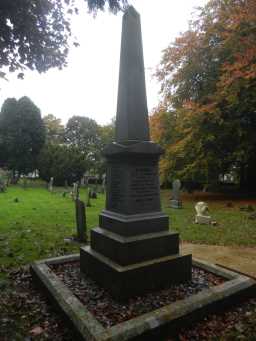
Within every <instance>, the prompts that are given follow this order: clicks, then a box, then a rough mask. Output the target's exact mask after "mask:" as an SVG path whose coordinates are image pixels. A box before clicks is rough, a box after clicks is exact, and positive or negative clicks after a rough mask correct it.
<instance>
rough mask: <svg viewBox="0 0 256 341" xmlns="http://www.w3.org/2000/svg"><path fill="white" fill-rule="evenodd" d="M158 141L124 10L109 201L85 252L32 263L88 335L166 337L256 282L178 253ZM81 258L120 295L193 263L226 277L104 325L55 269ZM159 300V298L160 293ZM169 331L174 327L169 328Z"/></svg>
mask: <svg viewBox="0 0 256 341" xmlns="http://www.w3.org/2000/svg"><path fill="white" fill-rule="evenodd" d="M162 153H163V150H162V149H161V147H160V146H159V145H157V144H155V143H153V142H151V141H150V133H149V122H148V110H147V99H146V88H145V74H144V61H143V50H142V37H141V26H140V16H139V14H138V13H137V12H136V10H135V9H134V8H133V7H128V8H127V10H126V11H125V13H124V16H123V27H122V43H121V56H120V71H119V88H118V101H117V116H116V139H115V142H114V143H112V144H110V145H108V146H106V148H105V150H104V157H105V158H106V161H107V191H106V208H105V209H104V210H103V211H102V212H101V213H100V216H99V227H95V228H93V229H92V230H91V238H90V239H91V242H90V245H86V246H82V247H81V249H80V255H70V256H62V257H57V258H51V259H46V260H41V261H38V262H35V263H34V264H32V266H31V271H32V274H33V275H34V278H35V279H36V280H37V282H39V283H40V284H41V286H43V287H44V289H46V291H47V293H48V295H49V296H50V297H51V298H52V300H53V302H54V303H55V305H57V306H58V308H60V310H61V311H62V312H63V314H64V315H65V317H67V319H68V320H69V321H70V322H71V324H72V325H73V327H74V328H75V330H77V332H78V333H79V335H80V336H81V337H82V339H84V340H95V341H96V340H97V341H103V340H105V341H106V340H109V341H111V340H112V341H113V340H116V341H117V340H132V339H134V340H135V339H136V340H142V339H143V340H150V339H152V340H161V338H160V335H162V334H164V333H166V332H168V333H169V332H170V331H171V332H174V331H175V330H178V329H179V328H181V327H182V326H185V325H187V324H189V323H194V321H196V320H198V319H200V318H203V317H204V316H205V314H208V313H209V312H212V311H214V312H215V311H217V310H218V309H220V308H223V306H227V305H228V304H233V303H234V301H236V300H237V299H238V298H241V297H243V296H245V295H249V294H251V293H252V291H254V292H255V281H253V280H252V279H250V278H248V277H246V276H243V275H239V274H237V273H236V272H233V271H229V270H225V269H223V268H221V267H220V266H216V265H212V264H208V263H206V262H201V261H198V260H193V261H192V256H191V255H181V254H180V252H179V235H178V233H176V232H172V231H170V230H169V217H168V216H167V215H166V214H165V213H164V212H163V211H162V209H161V202H160V185H159V175H158V161H159V157H160V156H161V154H162ZM66 263H69V264H75V263H79V264H80V271H81V278H82V277H83V276H85V277H89V278H90V279H93V280H94V281H95V282H96V283H98V285H100V286H102V288H104V290H106V291H108V292H109V293H110V294H111V296H112V297H113V298H114V300H116V301H121V302H122V301H125V300H128V299H129V298H130V297H134V296H136V295H143V294H144V293H146V292H152V293H154V292H156V293H157V290H160V289H162V288H165V287H168V286H169V287H170V286H171V285H174V284H175V285H179V283H184V282H189V281H190V280H191V275H192V268H193V267H194V268H199V269H202V270H203V271H205V272H210V273H211V274H214V275H216V276H221V277H222V278H223V283H221V284H219V285H215V286H212V287H210V288H209V289H204V290H202V291H200V292H198V293H196V294H193V295H191V296H189V297H186V298H184V299H182V300H177V301H175V302H172V303H171V304H168V305H165V306H162V307H161V308H158V309H156V310H152V311H150V312H148V313H146V314H143V315H140V316H137V317H134V318H131V319H130V320H126V321H124V322H122V323H119V324H116V325H114V326H112V327H110V328H105V327H104V326H103V325H102V324H101V323H100V322H99V321H98V320H97V318H96V317H95V316H94V314H93V312H91V311H90V310H88V309H87V307H86V305H83V303H82V302H81V301H80V300H79V298H78V297H77V295H76V294H75V293H73V292H72V291H71V290H70V289H69V288H68V287H67V286H66V285H65V283H64V282H63V281H62V280H61V279H60V278H59V277H58V276H57V275H56V274H55V273H54V270H53V267H54V266H55V265H56V264H61V265H63V264H66ZM156 299H157V298H156ZM168 335H169V334H168Z"/></svg>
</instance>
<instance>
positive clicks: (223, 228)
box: [0, 186, 256, 341]
mask: <svg viewBox="0 0 256 341" xmlns="http://www.w3.org/2000/svg"><path fill="white" fill-rule="evenodd" d="M63 191H64V189H63V188H58V189H55V192H54V193H50V192H48V191H47V190H46V188H43V187H42V186H41V187H29V188H27V189H24V188H22V187H21V186H12V187H9V188H8V190H7V192H6V193H0V291H1V295H0V339H1V340H4V341H5V340H6V341H9V340H26V339H28V340H32V339H33V340H34V339H37V340H61V341H62V340H74V338H73V336H72V335H71V334H70V333H71V331H70V330H69V328H68V327H66V325H65V324H64V323H63V321H62V319H61V316H59V315H58V314H55V312H54V311H52V308H51V306H50V305H47V303H46V301H45V299H44V298H43V296H41V294H40V293H39V292H38V291H35V289H33V286H31V278H30V277H29V276H30V275H29V272H28V267H21V268H20V269H19V270H16V267H18V266H20V265H25V264H28V263H30V262H32V261H33V260H36V259H40V258H46V257H51V256H57V255H62V254H68V253H71V252H78V251H79V246H78V245H74V244H70V243H66V242H65V241H64V238H66V237H70V236H72V235H75V232H76V229H75V210H74V202H73V201H72V200H71V198H70V196H69V195H66V196H65V197H63V195H62V194H63ZM169 197H170V191H162V203H163V210H164V211H165V212H166V213H167V214H168V215H170V222H171V223H170V228H171V229H172V230H176V231H179V232H180V236H181V239H182V240H186V241H191V242H194V243H208V244H222V245H240V246H255V245H256V221H255V220H254V221H253V220H250V219H248V217H249V215H250V213H246V212H243V211H240V210H239V208H240V206H242V205H244V204H246V203H247V202H245V201H241V200H238V199H237V200H232V202H233V207H231V208H228V207H227V206H226V203H227V202H228V201H231V199H230V198H229V200H227V199H224V198H219V199H218V200H217V199H216V198H213V197H209V198H201V197H199V196H197V195H193V196H192V195H191V196H186V197H184V198H183V203H184V208H183V209H171V208H168V206H169ZM16 198H17V200H16ZM80 198H81V199H82V200H85V198H86V191H85V190H81V191H80ZM202 199H203V200H205V201H206V202H208V203H209V208H210V212H211V215H212V217H213V218H214V219H215V220H216V221H217V222H218V225H217V226H214V227H213V226H206V225H205V226H204V225H202V226H200V225H196V224H194V214H195V213H194V204H195V203H196V202H197V201H199V200H202ZM210 199H211V200H210ZM104 202H105V196H104V195H102V194H99V195H98V198H97V199H94V200H91V203H92V207H89V208H87V209H86V210H87V225H88V230H89V228H91V227H95V226H97V224H98V214H99V212H100V210H101V209H102V208H103V207H104ZM250 204H252V205H253V206H254V207H255V208H256V200H255V201H252V202H250ZM88 235H89V233H88ZM250 302H251V303H250ZM250 302H249V303H247V305H245V306H244V307H243V310H242V312H241V309H242V308H239V309H240V310H239V312H238V313H237V314H238V315H239V316H240V315H242V317H243V319H242V320H241V321H240V322H239V323H240V324H239V328H240V329H236V325H235V327H232V329H230V330H227V332H226V333H225V335H224V336H223V337H222V338H221V340H236V339H239V340H240V339H241V338H240V336H241V335H242V336H243V339H246V340H249V339H250V340H254V336H255V321H256V310H255V307H256V301H255V300H252V301H250ZM230 315H231V316H233V312H232V313H230ZM235 316H236V315H235ZM216 318H217V317H216ZM214 319H215V315H214V316H213V318H211V319H209V321H208V322H207V323H208V324H204V323H202V324H199V325H198V327H196V328H197V329H195V330H194V332H195V335H197V336H198V335H199V338H198V339H201V338H200V335H204V336H205V335H208V334H209V333H210V335H215V334H214V333H213V330H215V328H214V323H218V324H219V323H224V324H223V329H224V330H225V328H226V325H228V322H225V317H224V318H223V320H222V317H220V318H219V320H218V321H217V320H216V321H215V320H214ZM212 326H213V327H212ZM41 327H42V328H41ZM38 328H39V331H40V328H41V330H43V332H42V334H40V335H38V336H35V338H34V337H32V338H31V335H32V334H31V333H32V332H33V331H38ZM241 328H242V332H241ZM200 333H202V334H200ZM1 337H2V338H1ZM202 339H204V338H202ZM207 339H211V338H210V337H209V338H207ZM216 339H219V338H216V337H213V338H212V340H216Z"/></svg>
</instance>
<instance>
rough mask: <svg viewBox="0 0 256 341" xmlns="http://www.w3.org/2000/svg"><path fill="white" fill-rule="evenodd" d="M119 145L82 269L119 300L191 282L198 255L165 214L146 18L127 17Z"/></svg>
mask: <svg viewBox="0 0 256 341" xmlns="http://www.w3.org/2000/svg"><path fill="white" fill-rule="evenodd" d="M115 141H116V142H113V143H111V144H109V145H108V146H107V147H106V148H105V150H104V156H105V158H106V164H107V193H106V208H105V209H104V210H103V211H102V212H101V214H100V217H99V227H96V228H94V229H92V230H91V245H90V246H86V247H82V248H81V249H80V266H81V272H84V273H86V274H87V275H88V276H90V277H91V278H93V279H94V280H95V281H96V282H98V283H99V284H100V285H102V286H103V287H104V288H106V289H107V290H108V291H109V292H110V293H111V294H112V295H113V296H114V297H115V298H116V299H127V298H129V297H131V296H133V295H136V294H141V293H145V292H146V291H150V290H155V289H159V288H163V287H166V286H168V285H170V284H174V283H175V284H177V283H180V282H184V281H187V280H190V279H191V264H192V257H191V255H180V254H179V235H178V233H176V232H170V231H169V217H168V216H167V215H166V214H165V213H164V212H162V210H161V202H160V185H159V175H158V162H159V157H160V156H161V154H162V153H163V150H162V148H161V147H160V146H159V145H157V144H155V143H153V142H151V141H150V136H149V122H148V109H147V99H146V87H145V75H144V61H143V51H142V38H141V27H140V16H139V14H138V13H137V12H136V10H135V9H134V8H133V7H131V6H130V7H128V8H127V10H126V11H125V13H124V16H123V28H122V43H121V57H120V72H119V88H118V101H117V115H116V138H115Z"/></svg>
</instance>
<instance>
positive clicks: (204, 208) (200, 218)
mask: <svg viewBox="0 0 256 341" xmlns="http://www.w3.org/2000/svg"><path fill="white" fill-rule="evenodd" d="M195 210H196V217H195V223H196V224H211V222H212V217H211V216H209V215H207V214H208V212H209V208H208V205H207V204H206V203H205V202H203V201H199V202H198V203H197V204H196V205H195Z"/></svg>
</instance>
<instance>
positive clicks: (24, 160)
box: [0, 97, 45, 174]
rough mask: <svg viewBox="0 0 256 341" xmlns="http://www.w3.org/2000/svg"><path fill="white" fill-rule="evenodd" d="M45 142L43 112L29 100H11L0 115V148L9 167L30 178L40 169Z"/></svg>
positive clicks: (5, 104) (24, 98)
mask: <svg viewBox="0 0 256 341" xmlns="http://www.w3.org/2000/svg"><path fill="white" fill-rule="evenodd" d="M44 142H45V128H44V124H43V121H42V118H41V113H40V110H39V109H38V108H37V107H36V105H35V104H34V103H33V102H32V101H31V100H30V99H29V98H28V97H22V98H20V99H19V100H18V101H17V100H16V99H15V98H9V99H7V100H6V101H5V102H4V104H3V106H2V110H1V113H0V144H1V147H2V150H3V152H2V157H3V162H4V163H5V165H6V166H7V167H8V168H9V169H11V170H12V171H13V172H18V174H21V173H23V174H27V173H28V172H30V171H33V170H35V169H36V166H37V157H38V154H39V152H40V150H41V148H42V147H43V145H44Z"/></svg>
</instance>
